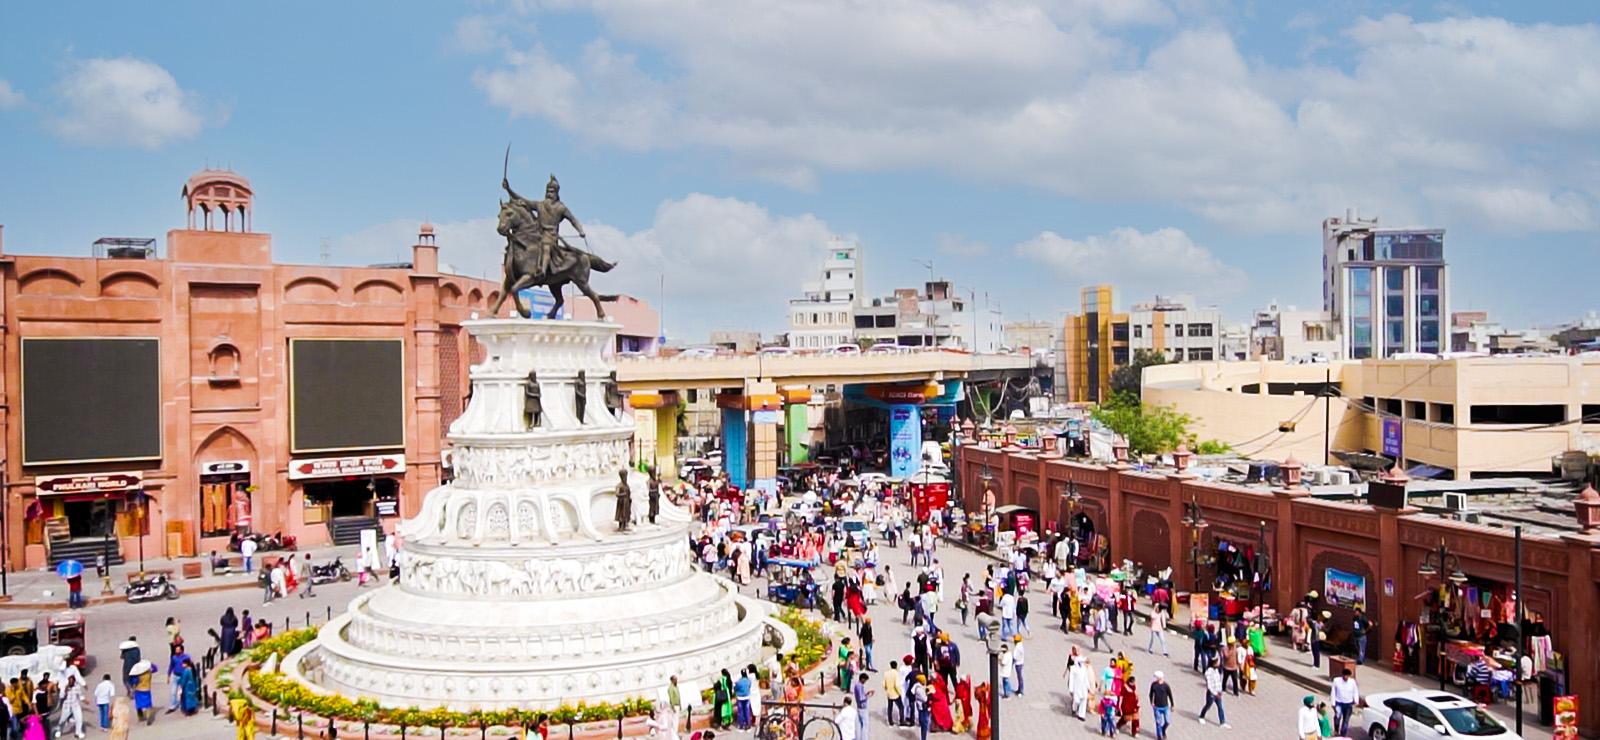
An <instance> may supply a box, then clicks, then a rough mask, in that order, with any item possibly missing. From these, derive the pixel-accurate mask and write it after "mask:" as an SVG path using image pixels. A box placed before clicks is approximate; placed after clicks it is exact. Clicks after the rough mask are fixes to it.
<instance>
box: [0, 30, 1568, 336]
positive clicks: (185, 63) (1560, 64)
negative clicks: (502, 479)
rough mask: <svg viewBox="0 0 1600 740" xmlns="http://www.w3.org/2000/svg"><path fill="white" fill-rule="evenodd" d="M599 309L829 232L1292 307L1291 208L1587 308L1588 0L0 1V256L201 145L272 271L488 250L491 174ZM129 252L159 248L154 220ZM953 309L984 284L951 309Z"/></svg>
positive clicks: (1561, 315) (51, 235)
mask: <svg viewBox="0 0 1600 740" xmlns="http://www.w3.org/2000/svg"><path fill="white" fill-rule="evenodd" d="M508 143H509V144H510V146H511V157H510V164H509V169H510V179H511V181H512V184H513V186H514V187H515V188H517V189H518V190H519V191H521V192H523V193H525V194H529V195H534V196H537V195H538V194H539V193H541V192H542V186H543V184H544V182H545V179H546V178H547V177H549V176H550V175H551V174H552V173H554V174H555V175H556V176H557V177H558V178H559V179H560V181H561V184H562V197H563V200H565V201H566V202H567V204H568V205H569V207H570V208H571V209H572V211H573V212H574V214H576V215H577V217H578V218H579V219H581V220H582V221H583V223H584V224H585V227H586V230H587V232H588V236H589V243H590V246H591V248H592V249H593V250H594V251H596V252H597V253H599V254H601V255H602V256H605V257H607V258H608V259H614V260H618V261H619V262H620V264H621V266H620V268H619V269H618V270H617V271H616V272H614V273H612V274H609V275H606V276H603V277H601V278H600V279H598V280H596V287H597V289H598V290H600V291H601V292H627V293H632V294H635V295H638V296H640V297H642V298H644V299H646V300H648V301H651V302H652V303H657V304H659V305H660V307H661V308H662V309H663V314H664V316H663V318H664V321H665V325H666V331H667V333H668V334H669V335H670V336H671V337H672V338H674V339H677V340H680V341H689V342H692V341H698V340H701V339H703V338H704V337H705V336H706V333H707V332H708V331H710V330H712V329H754V330H760V331H763V332H776V331H782V330H783V329H784V328H785V327H784V322H785V320H786V319H785V317H786V311H785V303H784V302H785V301H786V300H788V299H790V298H793V297H798V295H799V293H800V289H801V284H802V283H803V282H804V281H806V280H814V279H816V273H817V272H818V270H819V269H820V266H821V262H822V259H823V255H824V254H825V252H826V248H827V246H828V244H829V242H830V240H831V239H834V238H840V239H846V240H850V241H855V242H857V243H859V244H860V245H861V247H862V248H863V254H864V260H865V273H866V277H867V285H868V288H869V292H871V293H873V294H886V293H888V292H889V291H890V290H891V289H893V288H895V287H901V286H911V285H917V284H920V282H921V281H923V280H925V279H926V278H927V276H928V269H927V268H926V267H925V266H924V264H922V263H926V262H928V261H931V262H932V263H933V265H934V268H933V269H934V272H935V274H936V275H938V276H939V277H943V278H948V279H951V280H954V281H955V282H956V283H957V286H958V288H959V289H960V290H961V291H962V292H966V291H967V290H971V291H974V295H976V296H977V297H978V299H979V301H980V302H981V301H983V300H988V301H989V302H990V303H992V304H993V305H996V306H998V307H999V308H1000V309H1001V310H1002V311H1004V313H1005V316H1006V319H1007V320H1027V319H1035V320H1056V319H1058V318H1059V317H1060V316H1062V315H1064V314H1066V313H1068V312H1073V311H1076V310H1077V309H1078V305H1077V304H1078V289H1079V288H1080V287H1081V286H1083V285H1087V284H1092V283H1098V282H1111V283H1114V284H1116V285H1117V287H1118V303H1119V304H1121V305H1122V306H1123V307H1126V306H1127V305H1128V304H1129V303H1132V302H1135V301H1140V300H1149V299H1150V298H1152V297H1153V296H1154V295H1155V294H1156V293H1161V294H1163V295H1171V294H1180V293H1183V294H1192V295H1194V296H1196V298H1197V299H1198V301H1199V302H1201V303H1203V304H1215V305H1219V306H1221V307H1222V309H1223V310H1224V316H1225V318H1226V320H1228V321H1230V322H1245V321H1247V320H1248V319H1249V318H1250V312H1251V311H1252V310H1254V309H1256V308H1259V307H1262V306H1265V305H1266V304H1268V303H1269V302H1277V303H1280V304H1284V305H1297V306H1300V307H1302V308H1311V307H1318V304H1319V303H1320V297H1319V296H1320V289H1321V288H1320V286H1321V283H1320V280H1321V276H1320V264H1321V236H1320V223H1321V220H1322V219H1323V218H1324V217H1327V216H1333V215H1342V214H1343V213H1344V212H1345V210H1346V209H1347V208H1356V209H1358V210H1359V211H1360V213H1361V214H1362V215H1364V216H1377V217H1378V218H1379V220H1380V224H1381V225H1388V226H1428V227H1438V228H1444V229H1446V230H1447V234H1446V238H1445V243H1446V257H1447V259H1448V260H1449V264H1450V290H1451V294H1452V298H1451V306H1450V308H1451V309H1452V310H1468V309H1472V310H1488V311H1490V312H1491V315H1492V316H1493V317H1494V318H1496V319H1498V320H1501V321H1503V322H1505V323H1506V324H1507V325H1509V326H1526V325H1533V324H1552V323H1557V322H1562V321H1569V320H1573V319H1575V318H1577V317H1578V316H1580V315H1582V314H1583V313H1584V312H1585V311H1587V310H1590V309H1594V308H1600V301H1597V300H1596V299H1595V298H1594V297H1593V296H1592V293H1591V291H1590V290H1587V289H1588V288H1590V287H1591V286H1592V285H1593V282H1594V281H1593V274H1594V269H1593V266H1594V265H1595V264H1597V259H1600V5H1597V4H1595V3H1592V2H1588V1H1587V0H1577V1H1566V2H1551V1H1548V0H1520V1H1518V2H1499V1H1485V2H1444V3H1440V2H1424V3H1405V2H1402V3H1380V2H1366V1H1365V0H1326V1H1325V2H1316V3H1297V2H1278V1H1273V2H1266V1H1263V0H1255V1H1253V2H1249V1H1241V2H1229V1H1228V0H1054V1H1049V0H991V1H989V2H970V1H967V0H801V1H797V0H681V1H677V2H669V1H667V0H520V1H518V0H509V1H507V2H494V1H492V0H481V1H477V2H466V3H462V4H452V3H444V2H395V3H375V2H351V3H310V2H285V3H220V4H219V3H198V2H181V1H174V2H165V3H159V4H154V5H152V4H144V3H109V2H107V3H84V4H79V3H7V4H5V5H4V6H3V7H0V224H4V226H5V231H4V237H5V249H6V251H7V252H9V253H13V254H67V255H87V254H89V251H90V244H91V243H92V242H93V241H94V240H95V239H96V238H99V237H102V236H152V237H164V235H165V233H166V231H168V230H169V229H173V228H179V227H181V226H183V223H184V213H183V206H182V202H181V199H180V197H179V191H180V189H181V188H182V185H183V182H184V180H185V179H186V178H187V177H188V176H189V175H190V174H192V173H194V172H195V171H197V170H199V169H201V168H204V167H208V166H210V167H227V168H231V169H233V170H235V171H237V172H239V173H241V174H243V175H244V176H246V177H248V178H249V179H250V181H251V183H252V184H253V186H254V188H255V192H256V205H257V213H256V214H255V216H254V221H255V228H256V230H258V231H264V232H268V233H271V234H272V235H273V250H274V255H275V257H276V259H277V260H279V261H281V262H295V263H317V262H322V261H324V259H326V260H327V261H329V262H331V263H334V264H369V263H374V262H392V261H396V260H404V259H406V258H407V257H408V255H409V245H410V244H411V243H412V242H413V241H415V234H416V232H417V227H418V225H419V224H420V223H421V222H423V221H430V222H432V223H434V224H435V225H436V227H437V229H438V234H439V237H438V241H439V244H440V259H441V261H443V262H445V263H447V264H448V265H450V266H452V267H453V268H455V269H456V270H458V271H460V272H462V273H465V274H473V275H480V276H486V275H490V274H491V273H494V272H495V271H496V270H497V265H498V262H499V258H500V253H501V248H502V245H503V243H504V242H503V239H502V238H501V237H499V236H498V235H497V234H495V233H494V228H493V227H494V216H495V212H496V210H497V203H496V199H497V198H498V197H500V196H501V191H500V190H499V187H498V186H499V178H498V177H496V176H497V175H499V174H500V168H501V165H502V157H503V155H504V152H505V148H506V146H507V144H508ZM162 241H164V239H163V240H162ZM985 296H986V298H985Z"/></svg>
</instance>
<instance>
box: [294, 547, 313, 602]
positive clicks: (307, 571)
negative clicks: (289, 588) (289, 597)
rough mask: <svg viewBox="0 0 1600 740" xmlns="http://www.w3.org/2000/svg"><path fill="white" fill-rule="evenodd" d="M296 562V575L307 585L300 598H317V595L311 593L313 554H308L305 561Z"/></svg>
mask: <svg viewBox="0 0 1600 740" xmlns="http://www.w3.org/2000/svg"><path fill="white" fill-rule="evenodd" d="M295 562H296V564H297V567H296V568H295V575H296V577H298V578H299V579H300V582H301V583H304V584H306V590H304V591H301V592H300V598H302V599H304V598H307V597H311V596H315V595H316V594H314V593H312V592H311V585H312V584H311V571H312V568H311V553H309V552H308V553H306V556H305V558H304V559H302V560H297V561H295Z"/></svg>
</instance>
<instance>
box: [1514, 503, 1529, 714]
mask: <svg viewBox="0 0 1600 740" xmlns="http://www.w3.org/2000/svg"><path fill="white" fill-rule="evenodd" d="M1512 530H1513V531H1514V532H1516V561H1517V562H1516V569H1517V583H1516V596H1515V598H1516V600H1517V609H1516V616H1515V617H1514V618H1515V619H1516V620H1517V667H1516V668H1513V669H1512V671H1513V673H1512V675H1514V676H1516V677H1517V680H1516V682H1515V685H1516V687H1517V689H1516V692H1515V693H1516V695H1517V734H1518V735H1521V734H1522V680H1523V679H1522V654H1523V650H1524V648H1523V646H1524V645H1527V644H1528V638H1527V636H1526V635H1524V634H1522V630H1523V623H1522V525H1521V524H1518V525H1516V526H1515V527H1513V528H1512Z"/></svg>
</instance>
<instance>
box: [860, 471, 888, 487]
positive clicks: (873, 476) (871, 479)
mask: <svg viewBox="0 0 1600 740" xmlns="http://www.w3.org/2000/svg"><path fill="white" fill-rule="evenodd" d="M856 480H858V481H860V482H861V485H863V486H864V485H867V484H869V483H877V484H880V485H881V484H884V483H888V482H889V474H888V473H862V474H861V475H858V476H856Z"/></svg>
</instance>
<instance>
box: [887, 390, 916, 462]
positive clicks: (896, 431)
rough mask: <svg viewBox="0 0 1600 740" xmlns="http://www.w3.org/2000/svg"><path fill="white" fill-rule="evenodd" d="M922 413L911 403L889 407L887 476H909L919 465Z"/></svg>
mask: <svg viewBox="0 0 1600 740" xmlns="http://www.w3.org/2000/svg"><path fill="white" fill-rule="evenodd" d="M921 452H922V414H920V413H918V412H917V407H916V406H913V405H911V404H895V405H894V406H890V407H889V476H890V477H892V478H909V477H910V476H911V474H912V473H915V472H917V468H919V467H920V466H921V461H920V460H919V459H918V456H919V455H920V454H921Z"/></svg>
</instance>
